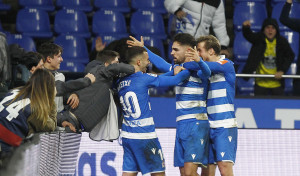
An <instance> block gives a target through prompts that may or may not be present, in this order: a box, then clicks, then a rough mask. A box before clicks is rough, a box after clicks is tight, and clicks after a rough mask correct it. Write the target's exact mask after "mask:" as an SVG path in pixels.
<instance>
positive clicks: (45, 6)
mask: <svg viewBox="0 0 300 176" xmlns="http://www.w3.org/2000/svg"><path fill="white" fill-rule="evenodd" d="M19 4H20V5H21V6H23V7H28V8H36V9H42V10H46V11H53V10H54V9H55V6H54V4H53V1H52V0H19Z"/></svg>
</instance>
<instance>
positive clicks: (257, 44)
mask: <svg viewBox="0 0 300 176" xmlns="http://www.w3.org/2000/svg"><path fill="white" fill-rule="evenodd" d="M269 24H271V25H274V26H275V28H276V29H277V34H276V40H277V44H276V67H277V71H283V72H284V73H286V72H287V71H288V69H289V67H290V65H291V63H292V62H293V60H294V58H295V54H294V52H293V50H292V48H291V46H290V44H289V43H288V41H287V39H286V38H284V37H283V36H281V35H280V33H279V27H278V24H277V22H276V21H274V19H267V20H265V22H264V24H263V26H262V30H261V31H260V32H252V30H251V29H250V27H248V26H243V35H244V37H245V38H246V39H247V40H248V41H249V42H250V43H252V47H251V50H250V53H249V55H248V59H247V61H246V65H245V67H244V69H243V71H242V73H246V74H252V73H253V72H254V71H256V68H257V67H258V66H259V63H260V62H261V61H262V60H263V59H264V52H265V50H266V41H265V38H266V36H265V34H264V33H263V30H264V28H265V27H266V26H267V25H269ZM282 85H284V84H282Z"/></svg>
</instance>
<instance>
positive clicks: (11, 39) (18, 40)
mask: <svg viewBox="0 0 300 176" xmlns="http://www.w3.org/2000/svg"><path fill="white" fill-rule="evenodd" d="M6 40H7V44H9V45H10V44H18V45H20V46H21V47H22V48H24V49H25V50H26V51H36V45H35V43H34V41H33V39H32V38H31V37H29V36H23V35H22V34H10V35H7V38H6Z"/></svg>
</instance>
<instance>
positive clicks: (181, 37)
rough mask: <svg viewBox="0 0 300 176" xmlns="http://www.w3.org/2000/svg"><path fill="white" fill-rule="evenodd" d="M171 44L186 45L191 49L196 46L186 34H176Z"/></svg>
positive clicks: (192, 38)
mask: <svg viewBox="0 0 300 176" xmlns="http://www.w3.org/2000/svg"><path fill="white" fill-rule="evenodd" d="M173 42H178V43H179V44H180V45H188V46H190V47H192V48H194V47H195V46H196V40H195V38H194V37H193V36H192V35H191V34H188V33H178V34H176V35H175V36H174V39H173Z"/></svg>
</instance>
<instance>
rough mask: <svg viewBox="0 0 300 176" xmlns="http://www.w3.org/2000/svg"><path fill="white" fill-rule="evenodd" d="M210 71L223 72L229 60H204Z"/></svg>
mask: <svg viewBox="0 0 300 176" xmlns="http://www.w3.org/2000/svg"><path fill="white" fill-rule="evenodd" d="M205 63H206V64H207V66H208V67H209V68H210V70H211V72H212V73H225V72H226V68H227V64H229V61H227V60H222V61H218V62H205Z"/></svg>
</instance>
